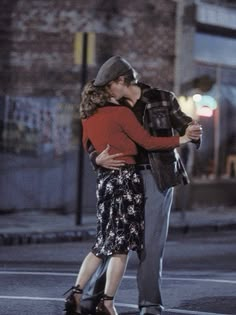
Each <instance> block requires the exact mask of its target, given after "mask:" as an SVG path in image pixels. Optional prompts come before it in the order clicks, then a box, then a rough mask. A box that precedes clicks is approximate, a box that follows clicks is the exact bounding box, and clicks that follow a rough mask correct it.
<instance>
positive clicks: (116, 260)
mask: <svg viewBox="0 0 236 315" xmlns="http://www.w3.org/2000/svg"><path fill="white" fill-rule="evenodd" d="M127 261H128V255H126V254H117V255H113V256H112V257H111V259H110V261H109V264H108V268H107V273H106V277H107V280H106V285H105V290H104V294H105V295H107V296H111V297H113V296H115V295H116V292H117V289H118V288H119V285H120V282H121V280H122V277H123V275H124V272H125V269H126V265H127ZM104 305H105V306H106V308H107V309H108V310H109V312H110V314H112V315H116V314H117V312H116V309H115V308H114V304H113V300H106V299H105V300H104Z"/></svg>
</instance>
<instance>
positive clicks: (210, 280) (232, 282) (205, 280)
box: [163, 277, 236, 284]
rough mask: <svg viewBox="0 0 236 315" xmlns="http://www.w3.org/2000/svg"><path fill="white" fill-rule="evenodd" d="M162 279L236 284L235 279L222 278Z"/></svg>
mask: <svg viewBox="0 0 236 315" xmlns="http://www.w3.org/2000/svg"><path fill="white" fill-rule="evenodd" d="M163 280H167V281H173V280H174V281H199V282H216V283H228V284H236V281H235V280H224V279H223V280H222V279H201V278H175V277H173V278H172V277H164V278H163Z"/></svg>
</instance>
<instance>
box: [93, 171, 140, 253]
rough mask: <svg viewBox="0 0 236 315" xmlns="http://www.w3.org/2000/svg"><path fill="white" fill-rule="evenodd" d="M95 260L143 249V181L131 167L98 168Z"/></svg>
mask: <svg viewBox="0 0 236 315" xmlns="http://www.w3.org/2000/svg"><path fill="white" fill-rule="evenodd" d="M96 194H97V236H96V241H95V244H94V246H93V247H92V252H93V253H94V254H95V255H96V256H97V257H104V256H110V255H113V254H127V253H128V251H129V250H140V249H142V247H143V232H144V192H143V181H142V178H141V176H140V175H139V173H138V172H137V170H136V169H135V166H134V165H126V166H124V167H122V168H120V169H119V170H106V169H100V170H99V171H98V177H97V190H96Z"/></svg>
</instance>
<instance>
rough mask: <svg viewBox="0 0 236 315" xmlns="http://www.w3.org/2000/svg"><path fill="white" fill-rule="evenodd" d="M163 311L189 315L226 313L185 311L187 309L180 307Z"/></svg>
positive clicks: (220, 314)
mask: <svg viewBox="0 0 236 315" xmlns="http://www.w3.org/2000/svg"><path fill="white" fill-rule="evenodd" d="M165 312H169V313H175V314H189V315H191V314H192V315H196V314H197V315H226V314H222V313H206V312H199V311H197V313H196V311H189V310H188V311H187V310H180V309H174V308H171V309H165Z"/></svg>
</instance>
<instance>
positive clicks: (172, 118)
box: [139, 83, 200, 191]
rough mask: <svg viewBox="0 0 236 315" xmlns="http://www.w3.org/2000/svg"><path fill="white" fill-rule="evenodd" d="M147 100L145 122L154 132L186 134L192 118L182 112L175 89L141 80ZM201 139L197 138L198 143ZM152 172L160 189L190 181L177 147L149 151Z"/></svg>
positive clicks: (143, 96) (143, 98)
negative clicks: (150, 84)
mask: <svg viewBox="0 0 236 315" xmlns="http://www.w3.org/2000/svg"><path fill="white" fill-rule="evenodd" d="M139 86H140V88H141V89H142V101H144V103H145V110H144V115H143V126H144V128H145V129H146V130H148V132H149V133H150V134H151V135H153V136H173V135H174V133H175V132H176V131H177V132H178V134H179V135H184V133H185V129H186V128H187V127H188V125H189V124H191V123H192V118H191V117H189V116H187V115H186V114H185V113H183V112H182V111H181V109H180V106H179V103H178V101H177V99H176V97H175V95H174V93H172V92H169V91H165V90H160V89H157V88H151V87H150V86H148V85H146V84H143V83H139ZM199 144H200V141H197V142H196V145H197V147H199ZM148 157H149V162H150V165H151V169H152V173H153V176H154V178H155V181H156V183H157V186H158V187H159V189H160V190H161V191H164V190H165V189H167V188H169V187H172V186H176V185H178V184H180V183H184V184H188V183H189V178H188V175H187V172H186V170H185V168H184V166H183V163H182V161H181V159H180V156H179V154H178V152H177V150H176V149H171V150H165V151H158V150H157V151H149V152H148Z"/></svg>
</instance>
